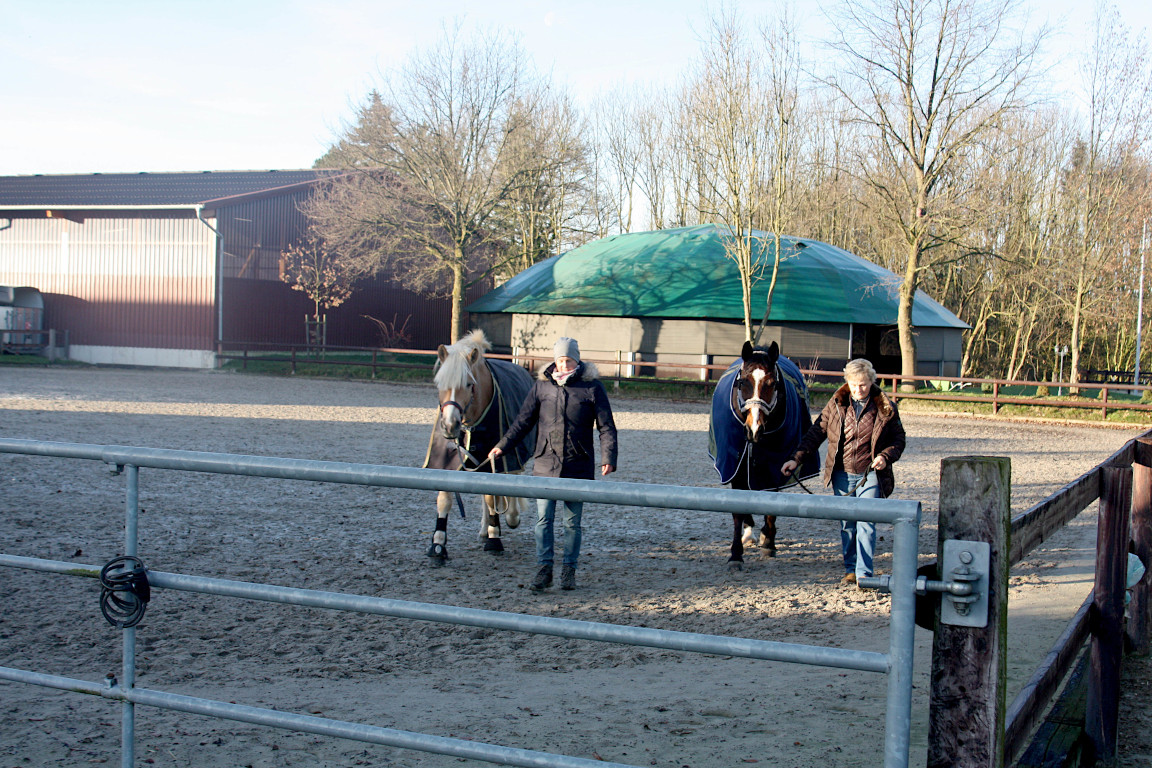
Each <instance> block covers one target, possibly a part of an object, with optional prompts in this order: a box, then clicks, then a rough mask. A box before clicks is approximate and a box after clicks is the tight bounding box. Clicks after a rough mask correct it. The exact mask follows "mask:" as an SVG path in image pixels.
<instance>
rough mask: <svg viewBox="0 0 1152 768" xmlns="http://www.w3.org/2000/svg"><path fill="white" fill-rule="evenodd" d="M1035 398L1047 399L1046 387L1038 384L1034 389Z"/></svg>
mask: <svg viewBox="0 0 1152 768" xmlns="http://www.w3.org/2000/svg"><path fill="white" fill-rule="evenodd" d="M1036 397H1048V385H1047V384H1040V385H1039V386H1037V387H1036Z"/></svg>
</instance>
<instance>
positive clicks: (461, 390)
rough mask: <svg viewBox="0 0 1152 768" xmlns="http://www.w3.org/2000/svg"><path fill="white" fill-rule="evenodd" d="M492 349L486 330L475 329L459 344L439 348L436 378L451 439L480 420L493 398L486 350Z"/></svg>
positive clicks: (445, 431)
mask: <svg viewBox="0 0 1152 768" xmlns="http://www.w3.org/2000/svg"><path fill="white" fill-rule="evenodd" d="M491 348H492V345H491V344H489V343H488V339H487V338H486V337H485V336H484V332H483V331H472V333H470V334H468V335H467V336H465V337H463V338H462V339H460V340H459V341H457V342H456V343H455V344H452V345H450V346H444V345H443V344H441V345H440V346H439V348H438V349H437V350H436V357H437V358H438V360H437V363H436V374H435V376H434V377H433V380H434V381H435V382H436V388H437V389H438V390H439V391H440V396H439V397H440V421H439V423H440V428H441V430H442V431H443V434H444V437H445V438H446V439H448V440H456V439H457V438H459V436H460V431H461V430H462V429H467V428H469V427H471V426H473V425H474V424H476V422H477V421H478V420H479V418H480V416H481V415H482V414H483V412H484V409H485V408H486V407H487V406H488V402H489V400H490V399H491V397H492V377H491V374H490V373H489V372H488V368H487V366H486V365H485V364H484V353H485V352H486V351H488V350H490V349H491Z"/></svg>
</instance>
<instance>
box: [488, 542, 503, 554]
mask: <svg viewBox="0 0 1152 768" xmlns="http://www.w3.org/2000/svg"><path fill="white" fill-rule="evenodd" d="M484 551H485V552H488V553H490V554H493V555H502V554H504V542H502V541H500V539H485V540H484Z"/></svg>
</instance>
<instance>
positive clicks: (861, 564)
mask: <svg viewBox="0 0 1152 768" xmlns="http://www.w3.org/2000/svg"><path fill="white" fill-rule="evenodd" d="M844 382H845V383H844V385H843V386H841V387H840V388H839V389H838V390H836V392H835V394H833V395H832V397H831V399H830V400H829V401H828V404H827V405H825V406H824V410H823V411H821V412H820V416H819V418H817V419H816V421H815V422H814V423H813V424H812V427H811V428H810V429H809V430H808V432H807V433H806V434H805V435H804V437H803V438H801V440H800V447H799V448H798V449H797V450H796V453H795V454H793V456H792V460H791V461H787V462H785V463H784V465H783V466H782V467H781V468H780V471H781V473H782V474H784V475H785V476H787V475H790V474H792V472H793V470H795V469H796V467H797V466H799V465H800V462H801V461H802V460H803V458H804V456H806V455H807V454H809V453H811V452H812V451H815V450H817V449H818V448H819V447H820V443H822V442H824V440H825V439H827V440H828V452H827V456H826V458H825V461H824V485H831V486H832V491H833V493H835V494H836V495H837V496H849V495H855V496H858V497H861V498H872V499H875V498H887V497H888V496H889V495H891V493H892V489H893V488H894V487H895V485H896V478H895V476H894V475H893V474H892V464H893V462H895V461H896V460H897V459H899V458H900V455H901V454H902V453H904V445H905V442H906V439H905V435H904V425H903V424H901V423H900V414H899V412H898V411H897V410H896V403H894V402H892V401H891V400H890V399H889V398H888V396H887V395H885V394H884V393H883V392H882V391H881V390H880V387H878V386H876V370H875V369H874V368H873V367H872V363H870V362H868V361H867V360H865V359H863V358H858V359H856V360H851V361H849V363H848V365H846V366H844ZM840 546H841V551H842V552H843V555H844V571H845V573H844V578H843V579H841V583H842V584H855V583H857V581H858V579H859V578H860V577H862V576H871V575H872V556H873V554H874V553H875V551H876V524H875V523H869V522H864V521H857V520H841V521H840Z"/></svg>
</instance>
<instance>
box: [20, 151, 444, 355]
mask: <svg viewBox="0 0 1152 768" xmlns="http://www.w3.org/2000/svg"><path fill="white" fill-rule="evenodd" d="M339 173H340V172H339V171H323V170H278V171H204V172H193V173H115V174H102V173H96V174H84V175H31V176H7V177H0V286H10V287H12V288H13V289H17V290H18V289H29V290H31V289H34V290H35V291H37V292H38V293H39V295H40V296H42V298H43V318H42V325H43V327H44V328H51V329H54V330H57V331H58V334H57V337H58V338H63V336H64V334H65V333H66V334H67V338H68V340H69V344H70V348H69V356H70V357H71V358H73V359H77V360H81V361H85V362H91V363H106V364H124V365H152V366H176V367H188V368H207V367H213V366H214V365H216V362H217V358H216V355H217V353H218V352H219V351H220V350H229V349H239V348H261V345H263V348H276V347H278V346H279V345H292V344H297V345H300V344H303V343H304V342H305V341H306V335H305V323H304V320H305V318H306V316H308V315H309V314H310V313H311V312H312V311H313V309H314V308H313V305H312V303H311V302H310V301H309V300H308V298H307V296H305V295H304V294H303V293H301V292H299V291H294V290H292V289H291V288H290V287H289V286H288V285H287V284H286V283H284V282H283V281H282V280H281V279H280V274H281V272H280V268H281V253H282V252H283V251H284V250H285V249H286V248H287V247H288V246H289V245H290V244H291V243H292V242H293V241H294V240H296V239H297V238H299V236H300V235H301V233H302V232H303V231H304V229H305V227H306V221H305V218H304V216H303V215H302V214H301V213H300V211H299V209H298V204H299V203H300V202H301V201H302V200H304V199H305V198H306V197H307V196H308V195H309V194H311V192H312V191H313V190H314V189H315V187H316V185H317V184H320V183H322V182H323V181H324V180H325V179H326V178H329V177H331V176H333V175H338V174H339ZM370 318H377V319H379V320H382V321H385V322H389V323H390V322H393V321H395V322H396V323H397V324H398V325H400V324H403V323H404V322H405V321H407V327H408V329H409V331H410V333H411V336H410V338H409V339H408V342H409V345H410V346H414V347H419V348H427V347H434V346H435V345H436V344H438V343H439V342H440V341H442V340H444V339H446V338H448V337H449V334H450V325H451V312H450V308H449V306H448V303H447V302H446V301H429V300H427V299H425V298H423V297H421V296H419V295H416V294H414V293H411V292H409V291H405V290H403V289H401V288H399V287H397V286H396V285H394V284H392V283H390V282H389V281H388V280H387V279H386V278H377V279H375V280H373V281H369V282H365V283H360V284H358V285H357V287H356V290H355V292H354V293H353V295H352V297H351V298H349V299H348V300H347V301H346V302H345V303H344V304H342V305H341V306H339V307H336V308H334V309H332V310H330V311H329V312H328V315H327V343H328V344H330V345H344V346H380V345H381V344H380V341H381V339H380V335H381V334H380V330H379V326H378V325H377V324H376V323H374V322H373V321H372V320H371V319H370Z"/></svg>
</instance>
